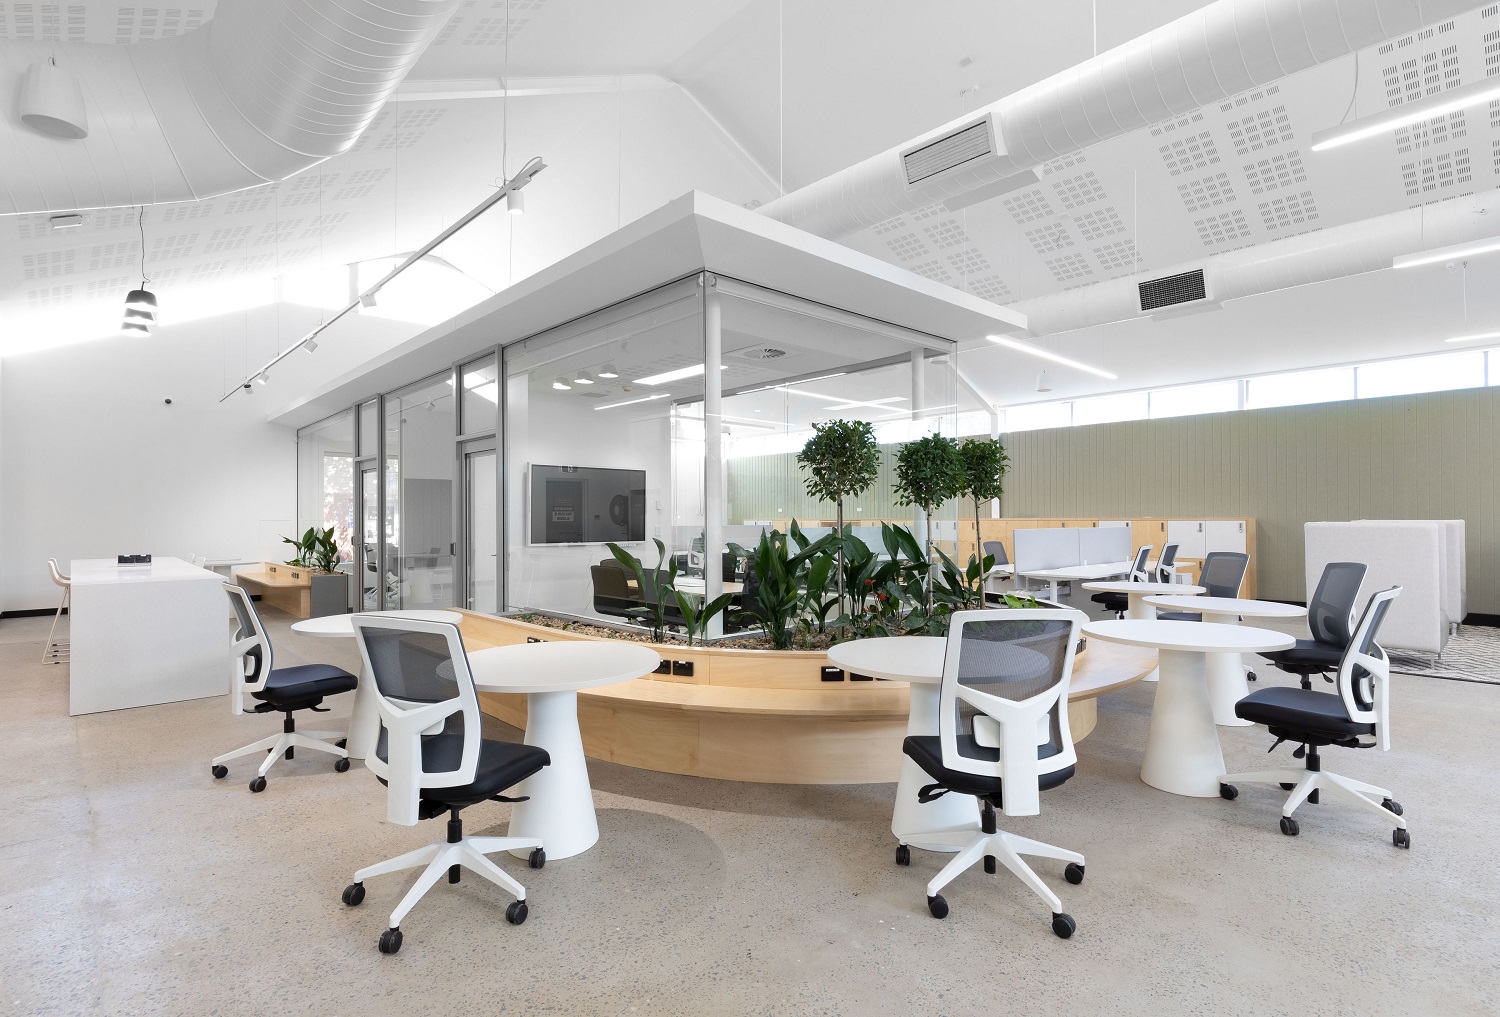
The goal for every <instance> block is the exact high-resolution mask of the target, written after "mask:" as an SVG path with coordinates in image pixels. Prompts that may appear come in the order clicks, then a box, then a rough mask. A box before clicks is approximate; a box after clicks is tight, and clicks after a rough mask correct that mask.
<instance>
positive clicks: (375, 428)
mask: <svg viewBox="0 0 1500 1017" xmlns="http://www.w3.org/2000/svg"><path fill="white" fill-rule="evenodd" d="M379 439H380V416H379V413H378V412H377V411H376V409H375V400H374V399H371V400H370V401H369V402H367V403H360V404H359V457H360V458H361V459H364V458H366V457H368V456H374V455H379V454H380V449H379V448H377V447H376V446H377V445H378V444H379Z"/></svg>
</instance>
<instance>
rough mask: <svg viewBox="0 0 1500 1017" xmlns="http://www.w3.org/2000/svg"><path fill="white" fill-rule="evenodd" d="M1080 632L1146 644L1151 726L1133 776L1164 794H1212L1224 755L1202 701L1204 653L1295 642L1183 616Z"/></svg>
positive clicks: (1092, 626) (1091, 626)
mask: <svg viewBox="0 0 1500 1017" xmlns="http://www.w3.org/2000/svg"><path fill="white" fill-rule="evenodd" d="M1083 632H1084V635H1086V636H1088V637H1090V638H1091V639H1102V640H1104V641H1106V642H1114V643H1124V644H1125V645H1127V646H1154V647H1156V650H1157V659H1158V661H1159V670H1160V672H1161V682H1160V683H1159V684H1158V686H1157V690H1156V704H1155V705H1154V706H1153V707H1152V708H1151V730H1150V733H1149V734H1147V736H1146V752H1145V755H1144V757H1143V759H1142V760H1141V780H1143V781H1145V782H1146V783H1147V784H1149V785H1151V786H1152V787H1154V788H1158V789H1160V790H1162V791H1170V792H1171V793H1172V794H1178V795H1191V796H1193V797H1196V798H1212V797H1215V796H1216V795H1218V793H1219V778H1221V777H1222V776H1223V775H1224V753H1223V752H1222V751H1221V750H1220V748H1219V730H1218V728H1217V727H1215V726H1214V714H1213V707H1212V706H1210V705H1209V699H1208V676H1207V665H1206V661H1205V657H1206V656H1207V655H1209V654H1214V653H1264V652H1266V651H1268V650H1285V649H1287V648H1288V647H1290V646H1291V645H1292V644H1293V642H1295V640H1293V639H1292V637H1291V636H1288V635H1285V634H1283V633H1281V632H1272V631H1271V630H1269V629H1256V628H1250V627H1248V626H1244V625H1216V624H1213V623H1210V622H1188V621H1139V620H1135V619H1126V620H1124V621H1097V622H1089V623H1088V624H1087V625H1085V626H1084V627H1083Z"/></svg>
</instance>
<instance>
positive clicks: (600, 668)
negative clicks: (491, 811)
mask: <svg viewBox="0 0 1500 1017" xmlns="http://www.w3.org/2000/svg"><path fill="white" fill-rule="evenodd" d="M660 663H661V658H660V657H659V656H657V654H656V651H654V650H651V649H648V648H647V647H645V646H643V645H641V644H639V643H627V642H622V641H619V640H600V641H587V642H585V641H578V642H572V641H568V642H542V643H522V644H519V645H516V646H496V647H492V648H491V649H487V650H475V651H474V652H473V653H471V654H469V670H470V671H471V672H473V675H474V687H475V688H476V689H478V690H479V691H480V692H510V693H520V694H523V695H525V696H526V739H525V741H526V744H527V745H535V746H536V747H537V748H542V749H546V750H547V754H548V755H549V756H550V757H551V759H552V762H551V763H550V764H549V765H548V766H545V767H543V768H542V769H541V770H540V771H539V772H537V773H536V774H534V775H533V776H531V777H528V778H527V779H526V780H524V781H522V782H521V783H520V784H518V785H517V786H516V788H515V790H514V791H511V792H509V794H510V795H511V796H513V797H519V796H523V795H529V796H530V799H531V800H530V801H525V802H517V803H516V804H515V805H514V806H513V807H512V808H511V813H510V831H509V836H511V837H537V838H540V839H541V842H542V848H543V850H545V851H546V852H547V860H548V861H549V862H550V861H553V860H554V859H558V858H571V857H572V856H573V855H576V854H581V853H582V852H584V851H587V850H588V849H589V848H591V847H593V846H594V844H595V843H596V842H597V841H598V840H599V823H598V820H597V819H596V818H595V816H594V792H593V789H592V787H590V785H589V771H588V765H587V763H586V762H585V760H584V756H583V738H582V736H581V735H580V734H579V731H578V690H579V689H594V688H599V687H600V686H602V685H613V684H615V683H616V682H625V681H630V680H631V679H632V678H640V677H642V676H643V675H648V674H650V673H651V672H653V671H655V670H656V668H657V665H658V664H660ZM511 854H513V855H515V856H516V857H517V858H525V857H526V855H527V854H528V852H526V851H513V852H511Z"/></svg>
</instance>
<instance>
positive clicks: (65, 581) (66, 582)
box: [42, 558, 73, 664]
mask: <svg viewBox="0 0 1500 1017" xmlns="http://www.w3.org/2000/svg"><path fill="white" fill-rule="evenodd" d="M47 571H48V572H49V573H50V574H51V576H52V582H53V583H55V584H57V585H58V586H61V587H62V591H63V595H62V601H61V602H60V603H59V604H58V605H57V613H56V614H54V615H53V616H52V628H50V629H49V630H48V631H47V645H46V646H44V647H42V663H43V664H66V663H67V662H68V657H69V647H70V646H71V643H70V641H69V640H67V639H58V638H56V636H57V623H58V622H59V621H61V620H62V616H63V612H64V611H66V610H68V604H69V602H70V601H71V600H72V599H73V580H72V578H71V577H69V576H65V575H63V571H62V569H60V568H58V567H57V559H56V558H48V559H47Z"/></svg>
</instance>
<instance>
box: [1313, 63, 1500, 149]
mask: <svg viewBox="0 0 1500 1017" xmlns="http://www.w3.org/2000/svg"><path fill="white" fill-rule="evenodd" d="M1497 98H1500V78H1486V79H1485V80H1484V81H1476V82H1474V83H1472V84H1469V85H1460V86H1459V87H1457V88H1450V89H1447V90H1446V91H1443V92H1439V93H1438V94H1437V95H1433V96H1428V97H1427V98H1426V99H1418V100H1417V101H1416V102H1404V103H1402V104H1401V105H1400V106H1395V107H1392V108H1391V109H1388V110H1382V111H1381V112H1379V113H1376V114H1374V115H1372V116H1367V117H1361V118H1360V119H1358V120H1355V121H1354V122H1352V123H1347V124H1340V125H1339V126H1337V127H1330V128H1328V130H1326V131H1316V132H1314V133H1313V136H1312V150H1313V151H1314V152H1324V151H1327V150H1328V149H1330V148H1338V147H1340V146H1341V145H1348V144H1351V143H1353V142H1356V141H1363V140H1364V139H1365V138H1373V137H1374V136H1375V135H1377V134H1385V133H1386V132H1388V131H1394V130H1396V129H1397V128H1399V127H1406V126H1408V125H1410V124H1414V123H1416V122H1417V121H1419V120H1430V119H1432V118H1434V117H1440V116H1445V115H1447V114H1449V113H1456V112H1457V111H1459V110H1461V109H1463V108H1464V107H1466V106H1473V105H1476V104H1477V103H1481V102H1485V101H1486V100H1489V99H1497Z"/></svg>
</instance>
